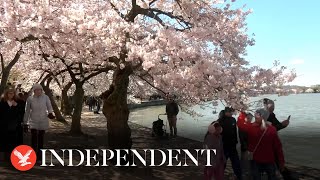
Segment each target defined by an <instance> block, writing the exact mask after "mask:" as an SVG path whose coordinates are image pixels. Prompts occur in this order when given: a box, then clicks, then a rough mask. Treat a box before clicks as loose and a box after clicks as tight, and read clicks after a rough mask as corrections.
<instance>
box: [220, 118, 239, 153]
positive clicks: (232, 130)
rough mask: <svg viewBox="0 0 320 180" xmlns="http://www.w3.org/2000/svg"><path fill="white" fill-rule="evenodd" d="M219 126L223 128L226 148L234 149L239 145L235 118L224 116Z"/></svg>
mask: <svg viewBox="0 0 320 180" xmlns="http://www.w3.org/2000/svg"><path fill="white" fill-rule="evenodd" d="M218 121H219V124H220V125H221V127H222V141H223V146H224V147H234V146H236V145H237V143H238V136H237V121H236V119H235V118H234V117H227V116H224V117H222V118H220V119H219V120H218Z"/></svg>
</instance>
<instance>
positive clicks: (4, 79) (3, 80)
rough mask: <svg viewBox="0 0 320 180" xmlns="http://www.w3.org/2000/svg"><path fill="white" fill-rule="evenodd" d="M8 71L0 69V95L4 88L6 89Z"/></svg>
mask: <svg viewBox="0 0 320 180" xmlns="http://www.w3.org/2000/svg"><path fill="white" fill-rule="evenodd" d="M9 75H10V71H8V70H7V69H6V68H5V69H4V70H3V71H2V76H1V84H0V95H1V94H3V92H4V90H5V89H6V86H7V83H8V79H9Z"/></svg>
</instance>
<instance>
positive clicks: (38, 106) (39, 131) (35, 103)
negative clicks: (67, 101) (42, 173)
mask: <svg viewBox="0 0 320 180" xmlns="http://www.w3.org/2000/svg"><path fill="white" fill-rule="evenodd" d="M32 90H33V92H34V95H33V96H30V97H29V98H28V99H27V102H26V112H25V114H24V119H23V121H24V124H25V128H26V129H28V127H29V128H30V129H31V144H32V148H33V149H34V150H35V151H36V153H37V157H38V158H39V159H40V158H41V154H40V149H43V138H44V133H45V131H46V130H48V128H49V120H48V117H49V118H50V119H54V116H53V114H52V113H53V109H52V105H51V101H50V99H49V97H48V96H47V95H45V94H44V93H43V88H42V86H41V85H40V84H35V85H33V88H32Z"/></svg>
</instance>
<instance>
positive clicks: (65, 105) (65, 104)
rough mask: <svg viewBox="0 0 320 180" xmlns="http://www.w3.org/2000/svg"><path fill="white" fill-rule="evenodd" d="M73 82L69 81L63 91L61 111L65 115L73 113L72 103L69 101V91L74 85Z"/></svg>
mask: <svg viewBox="0 0 320 180" xmlns="http://www.w3.org/2000/svg"><path fill="white" fill-rule="evenodd" d="M72 84H73V83H72V82H70V83H68V84H67V85H66V86H65V87H64V88H63V89H62V92H61V111H62V113H63V114H64V115H68V116H71V115H72V109H73V107H72V104H71V102H70V101H69V97H68V91H69V89H70V88H71V86H72Z"/></svg>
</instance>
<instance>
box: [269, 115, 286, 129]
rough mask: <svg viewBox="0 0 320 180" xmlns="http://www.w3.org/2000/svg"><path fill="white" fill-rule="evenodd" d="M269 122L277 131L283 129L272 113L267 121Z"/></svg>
mask: <svg viewBox="0 0 320 180" xmlns="http://www.w3.org/2000/svg"><path fill="white" fill-rule="evenodd" d="M267 121H269V122H271V123H272V126H274V127H275V128H276V129H277V131H279V130H281V129H283V128H285V127H284V126H283V125H282V123H281V122H279V121H278V119H277V118H276V115H275V114H274V113H270V115H269V118H268V120H267Z"/></svg>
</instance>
